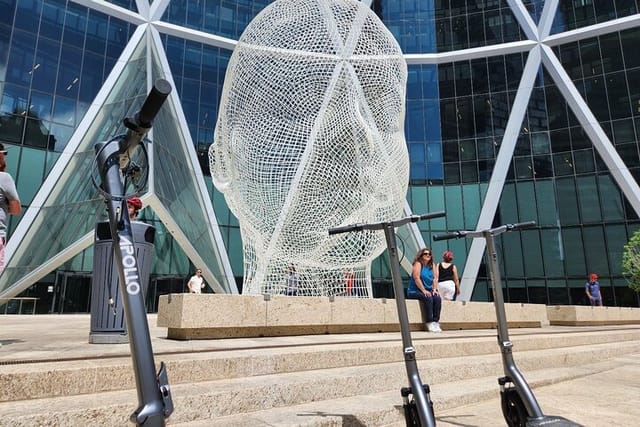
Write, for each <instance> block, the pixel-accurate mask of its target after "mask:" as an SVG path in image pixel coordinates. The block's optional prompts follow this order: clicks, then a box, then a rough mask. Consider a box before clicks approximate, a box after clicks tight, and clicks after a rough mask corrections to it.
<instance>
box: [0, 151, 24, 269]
mask: <svg viewBox="0 0 640 427" xmlns="http://www.w3.org/2000/svg"><path fill="white" fill-rule="evenodd" d="M6 155H7V150H6V149H5V148H4V145H3V144H2V143H0V273H1V272H2V271H3V270H4V248H5V245H6V243H7V222H8V219H9V215H19V214H20V210H21V206H20V199H19V198H18V190H16V183H15V182H14V181H13V178H12V177H11V175H9V174H8V173H7V172H5V171H4V170H5V168H6V160H5V156H6Z"/></svg>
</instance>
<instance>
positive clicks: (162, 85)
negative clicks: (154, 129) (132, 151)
mask: <svg viewBox="0 0 640 427" xmlns="http://www.w3.org/2000/svg"><path fill="white" fill-rule="evenodd" d="M170 93H171V84H170V83H169V82H168V81H166V80H165V79H158V80H156V81H155V83H154V85H153V88H151V91H150V92H149V95H147V99H145V101H144V104H142V107H141V108H140V111H139V112H138V114H137V121H138V124H139V125H140V126H142V127H144V128H150V127H151V123H152V122H153V119H155V117H156V115H157V114H158V111H160V107H162V104H163V103H164V101H165V99H167V96H169V94H170Z"/></svg>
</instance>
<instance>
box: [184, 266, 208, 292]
mask: <svg viewBox="0 0 640 427" xmlns="http://www.w3.org/2000/svg"><path fill="white" fill-rule="evenodd" d="M187 288H189V293H191V294H199V293H202V289H203V288H204V278H203V277H202V270H200V269H199V268H198V269H197V270H196V274H194V275H193V276H191V278H190V279H189V281H188V282H187Z"/></svg>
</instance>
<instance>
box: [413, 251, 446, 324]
mask: <svg viewBox="0 0 640 427" xmlns="http://www.w3.org/2000/svg"><path fill="white" fill-rule="evenodd" d="M437 284H438V271H437V270H436V269H434V263H433V258H432V256H431V249H429V248H424V249H420V250H419V251H418V253H417V255H416V257H415V258H414V260H413V269H412V272H411V277H410V278H409V287H408V288H407V297H408V298H413V299H419V300H420V301H422V304H423V306H424V308H425V312H426V315H427V330H429V332H442V329H440V310H441V308H442V299H441V298H440V295H439V293H438V285H437Z"/></svg>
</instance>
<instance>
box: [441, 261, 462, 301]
mask: <svg viewBox="0 0 640 427" xmlns="http://www.w3.org/2000/svg"><path fill="white" fill-rule="evenodd" d="M438 291H439V292H440V296H441V297H442V299H445V300H447V301H453V300H454V299H455V298H456V296H457V295H460V279H459V278H458V268H457V267H456V266H455V264H454V263H453V252H451V251H445V252H444V253H443V254H442V262H441V263H439V264H438Z"/></svg>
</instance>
